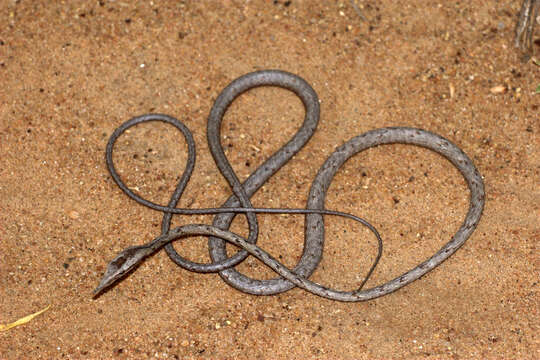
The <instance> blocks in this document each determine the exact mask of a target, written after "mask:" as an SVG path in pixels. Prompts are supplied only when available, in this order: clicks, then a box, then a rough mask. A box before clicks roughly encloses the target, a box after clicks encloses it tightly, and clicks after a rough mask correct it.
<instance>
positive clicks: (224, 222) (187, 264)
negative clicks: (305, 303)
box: [94, 70, 484, 301]
mask: <svg viewBox="0 0 540 360" xmlns="http://www.w3.org/2000/svg"><path fill="white" fill-rule="evenodd" d="M258 86H278V87H282V88H285V89H288V90H291V91H293V92H294V93H295V94H296V95H297V96H298V97H299V98H300V99H301V100H302V102H303V104H304V107H305V111H306V114H305V118H304V122H303V124H302V126H301V127H300V129H299V130H298V131H297V133H296V134H295V135H294V137H293V138H292V139H291V140H289V142H288V143H287V144H286V145H284V146H283V147H282V148H280V149H279V150H278V151H277V152H276V153H274V154H273V155H272V156H271V157H270V158H269V159H268V160H266V161H265V162H264V163H263V164H262V165H261V166H259V167H258V168H257V169H256V170H255V171H254V172H253V173H252V174H251V175H250V176H249V177H248V179H247V180H246V181H245V182H244V183H241V182H240V180H239V179H238V177H237V176H236V174H235V173H234V171H233V169H232V167H231V165H230V163H229V161H228V160H227V158H226V156H225V153H224V152H223V147H222V145H221V142H220V131H221V121H222V118H223V116H224V114H225V112H226V111H227V108H228V107H229V105H230V104H231V103H232V102H233V101H234V99H235V98H236V97H237V96H239V95H240V94H241V93H243V92H245V91H247V90H249V89H251V88H254V87H258ZM149 121H161V122H166V123H168V124H171V125H173V126H175V127H176V128H177V129H178V130H180V131H181V132H182V134H183V135H184V137H185V139H186V142H187V144H188V160H187V164H186V169H185V171H184V174H183V175H182V177H181V179H180V181H179V183H178V185H177V187H176V190H175V191H174V193H173V195H172V197H171V200H170V201H169V204H168V205H167V206H161V205H158V204H155V203H152V202H150V201H148V200H145V199H143V198H141V197H139V196H138V195H137V194H135V193H133V192H132V191H131V190H130V189H129V188H128V187H127V186H126V185H125V184H124V183H123V181H122V180H121V178H120V176H119V175H118V173H117V172H116V170H115V168H114V164H113V159H112V153H113V148H114V144H115V142H116V140H117V139H118V137H119V136H120V135H121V134H122V133H123V132H124V131H125V130H127V129H128V128H130V127H132V126H135V125H137V124H140V123H143V122H149ZM318 121H319V100H318V97H317V94H316V93H315V91H314V90H313V89H312V88H311V86H310V85H309V84H308V83H307V82H306V81H304V80H303V79H302V78H300V77H298V76H296V75H293V74H290V73H287V72H284V71H279V70H264V71H256V72H253V73H249V74H246V75H244V76H241V77H240V78H238V79H236V80H234V81H233V82H232V83H231V84H229V85H228V86H227V87H226V88H225V89H224V90H223V91H222V92H221V94H220V95H219V96H218V98H217V99H216V101H215V103H214V106H213V107H212V109H211V111H210V116H209V118H208V128H207V137H208V144H209V147H210V150H211V152H212V155H213V157H214V160H215V162H216V165H217V166H218V168H219V170H220V172H221V173H222V174H223V176H224V177H225V179H226V180H227V181H228V183H229V184H230V186H231V188H232V191H233V195H231V197H230V198H229V199H228V200H227V201H226V202H225V203H224V204H223V205H222V207H220V208H207V209H181V208H176V204H177V203H178V200H179V199H180V197H181V195H182V193H183V191H184V188H185V186H186V184H187V182H188V181H189V178H190V176H191V172H192V170H193V167H194V164H195V143H194V141H193V137H192V135H191V133H190V131H189V130H188V129H187V128H186V127H185V126H184V125H183V124H182V123H181V122H180V121H178V120H176V119H174V118H172V117H170V116H167V115H161V114H148V115H143V116H140V117H136V118H133V119H131V120H129V121H127V122H126V123H124V124H123V125H121V126H120V127H119V128H118V129H116V130H115V131H114V133H113V134H112V136H111V138H110V140H109V143H108V144H107V150H106V159H107V166H108V169H109V171H110V173H111V176H112V177H113V179H114V181H115V182H116V183H117V184H118V186H119V187H120V188H121V189H122V190H123V191H124V192H125V193H126V194H127V195H128V196H129V197H130V198H132V199H134V200H135V201H137V202H138V203H140V204H143V205H145V206H148V207H150V208H152V209H155V210H158V211H161V212H163V213H164V216H163V221H162V227H161V232H162V233H161V235H160V236H159V237H157V238H156V239H154V240H153V241H152V242H150V243H148V244H146V245H142V246H132V247H129V248H127V249H125V250H124V251H122V252H121V253H120V254H119V255H118V256H117V257H116V258H115V259H114V260H112V261H111V262H110V263H109V265H108V267H107V271H106V272H105V275H104V276H103V278H102V280H101V282H100V284H99V286H98V287H97V288H96V289H95V290H94V296H97V295H99V294H100V293H102V291H103V290H105V289H106V288H109V287H110V286H111V285H112V284H114V283H116V282H117V281H118V280H120V279H121V278H123V277H124V276H125V275H126V274H127V273H128V272H130V271H131V270H133V269H134V268H136V267H137V265H139V264H140V263H141V262H143V261H144V259H145V258H146V257H148V256H150V255H151V254H153V253H155V252H157V251H159V250H160V249H161V248H162V247H165V249H166V251H167V253H168V254H169V256H170V258H171V259H172V260H173V261H174V262H175V263H177V264H178V265H179V266H181V267H183V268H185V269H188V270H191V271H196V272H219V274H220V276H221V277H222V278H223V280H225V281H226V282H227V283H228V284H229V285H231V286H233V287H234V288H236V289H238V290H240V291H243V292H246V293H250V294H256V295H272V294H278V293H281V292H284V291H287V290H289V289H291V288H293V287H295V286H298V287H301V288H303V289H305V290H307V291H309V292H312V293H314V294H316V295H319V296H322V297H325V298H328V299H333V300H338V301H365V300H370V299H374V298H377V297H380V296H383V295H386V294H389V293H391V292H393V291H396V290H398V289H399V288H401V287H403V286H405V285H407V284H409V283H411V282H413V281H415V280H417V279H418V278H420V277H421V276H423V275H424V274H426V273H427V272H429V271H431V270H433V269H434V268H435V267H436V266H438V265H439V264H441V263H442V262H443V261H444V260H446V259H447V258H448V257H449V256H450V255H452V254H453V253H454V252H455V251H456V250H457V249H458V248H459V247H460V246H461V245H463V243H464V242H465V241H466V240H467V239H468V238H469V236H470V235H471V234H472V233H473V231H474V230H475V228H476V226H477V225H478V222H479V220H480V217H481V215H482V210H483V207H484V184H483V181H482V177H481V176H480V174H479V173H478V171H477V170H476V168H475V166H474V164H473V163H472V161H471V160H470V159H469V157H468V156H467V155H466V154H465V153H464V152H463V151H461V150H460V149H459V148H458V147H457V146H456V145H454V144H452V143H451V142H450V141H448V140H446V139H445V138H443V137H441V136H439V135H436V134H434V133H431V132H429V131H425V130H420V129H415V128H408V127H388V128H381V129H376V130H371V131H368V132H366V133H364V134H361V135H358V136H356V137H354V138H352V139H350V140H349V141H347V142H346V143H344V144H343V145H341V146H340V147H338V148H337V149H336V150H335V151H334V153H332V155H330V157H329V158H328V159H327V160H326V161H325V163H324V164H323V166H322V167H321V168H320V170H319V172H318V173H317V176H316V177H315V180H314V181H313V183H312V185H311V189H310V192H309V196H308V201H307V205H306V208H305V209H272V208H253V206H252V204H251V202H250V197H251V196H252V195H253V194H254V193H255V192H256V191H257V190H258V189H259V188H260V187H261V186H262V185H263V184H264V183H265V182H266V181H267V180H268V179H269V178H270V177H271V176H272V175H273V174H274V173H275V172H276V171H278V170H279V168H280V167H282V166H283V165H284V164H285V163H287V162H288V161H289V160H290V159H291V158H292V157H293V156H294V154H296V153H297V152H298V151H299V150H300V149H301V148H302V147H303V146H304V145H305V144H306V143H307V141H308V140H309V138H310V137H311V136H312V135H313V133H314V132H315V129H316V127H317V123H318ZM393 143H403V144H413V145H417V146H421V147H424V148H427V149H431V150H433V151H435V152H437V153H439V154H441V155H442V156H444V157H445V158H447V159H448V160H449V161H450V162H451V163H452V164H453V165H454V166H455V167H456V168H457V169H458V170H459V171H460V172H461V174H462V175H463V177H464V178H465V180H466V182H467V185H468V187H469V189H470V206H469V211H468V213H467V215H466V217H465V220H464V222H463V224H462V225H461V227H460V228H459V229H458V231H457V232H456V234H455V235H454V236H453V237H452V238H451V239H450V240H449V241H448V243H446V244H445V245H444V246H443V247H442V248H441V249H440V250H439V251H437V252H436V253H435V254H434V255H433V256H431V257H430V258H429V259H427V260H425V261H424V262H422V263H421V264H419V265H417V266H416V267H414V268H413V269H411V270H409V271H407V272H405V273H403V274H402V275H400V276H398V277H396V278H395V279H393V280H390V281H388V282H386V283H384V284H381V285H378V286H375V287H373V288H370V289H363V285H364V284H365V282H366V281H367V279H368V278H369V277H370V275H371V274H372V272H373V271H374V269H375V267H376V265H377V263H378V260H379V259H380V257H381V254H382V240H381V237H380V236H379V234H378V232H377V230H376V229H375V228H374V227H373V226H371V225H370V224H369V223H368V222H367V221H365V220H363V219H361V218H358V217H356V216H354V215H351V214H347V213H342V212H339V211H333V210H326V209H325V208H324V201H325V196H326V192H327V190H328V188H329V186H330V183H331V182H332V179H333V177H334V175H335V174H336V172H337V171H338V170H339V168H340V167H341V166H342V165H343V163H344V162H345V161H347V159H349V158H350V157H351V156H353V155H355V154H357V153H359V152H361V151H363V150H365V149H368V148H371V147H374V146H377V145H382V144H393ZM239 213H243V214H245V216H246V217H247V219H248V224H249V236H248V238H247V239H244V238H243V237H241V236H239V235H236V234H234V233H232V232H230V231H228V229H229V227H230V225H231V222H232V220H233V219H234V217H235V216H236V215H237V214H239ZM257 213H294V214H305V241H304V249H303V253H302V256H301V258H300V260H299V262H298V264H297V265H296V266H295V267H294V268H293V269H288V268H287V267H285V266H284V265H283V264H281V263H280V262H279V261H277V260H276V259H275V258H274V257H272V256H271V255H270V254H268V253H267V252H265V251H264V250H263V249H261V248H260V247H258V246H257V245H256V241H257V236H258V224H257V217H256V214H257ZM173 214H184V215H189V214H216V216H215V218H214V222H213V224H212V225H206V224H189V225H184V226H180V227H177V228H175V229H172V230H171V229H170V224H171V217H172V215H173ZM324 215H334V216H344V217H347V218H350V219H353V220H355V221H359V222H361V223H362V224H363V225H365V226H367V227H368V228H369V229H370V230H371V231H372V232H373V233H374V234H375V236H376V237H377V239H378V245H379V251H378V255H377V257H376V259H375V261H374V263H373V264H372V266H371V268H370V270H369V272H368V274H367V276H366V277H365V278H364V280H363V282H362V284H361V285H360V287H359V288H358V289H357V290H354V291H349V292H345V291H338V290H334V289H331V288H328V287H325V286H322V285H320V284H317V283H315V282H312V281H310V280H308V278H309V276H310V275H311V274H312V273H313V272H314V271H315V269H316V267H317V265H318V264H319V262H320V260H321V257H322V254H323V247H324V220H323V216H324ZM195 235H204V236H208V237H209V238H210V239H209V251H210V256H211V259H212V262H211V263H209V264H200V263H194V262H191V261H189V260H187V259H184V258H182V257H181V256H180V255H179V254H178V253H177V252H176V251H175V249H174V248H173V246H172V244H171V242H172V241H174V240H176V239H179V238H185V237H188V236H195ZM226 241H227V242H230V243H232V244H234V245H236V246H238V247H240V248H242V249H243V250H242V251H239V252H238V253H237V254H235V255H234V256H232V257H227V253H226V250H225V242H226ZM249 254H251V255H253V256H255V257H256V258H258V259H259V260H261V261H262V262H263V263H264V264H266V266H268V267H270V268H271V269H272V270H273V271H275V272H276V273H277V274H278V275H279V277H277V278H275V279H271V280H256V279H252V278H249V277H247V276H245V275H243V274H241V273H240V272H238V271H237V270H235V269H234V266H235V265H237V264H238V263H240V262H241V261H243V260H244V259H245V258H246V257H247V256H249Z"/></svg>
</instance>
